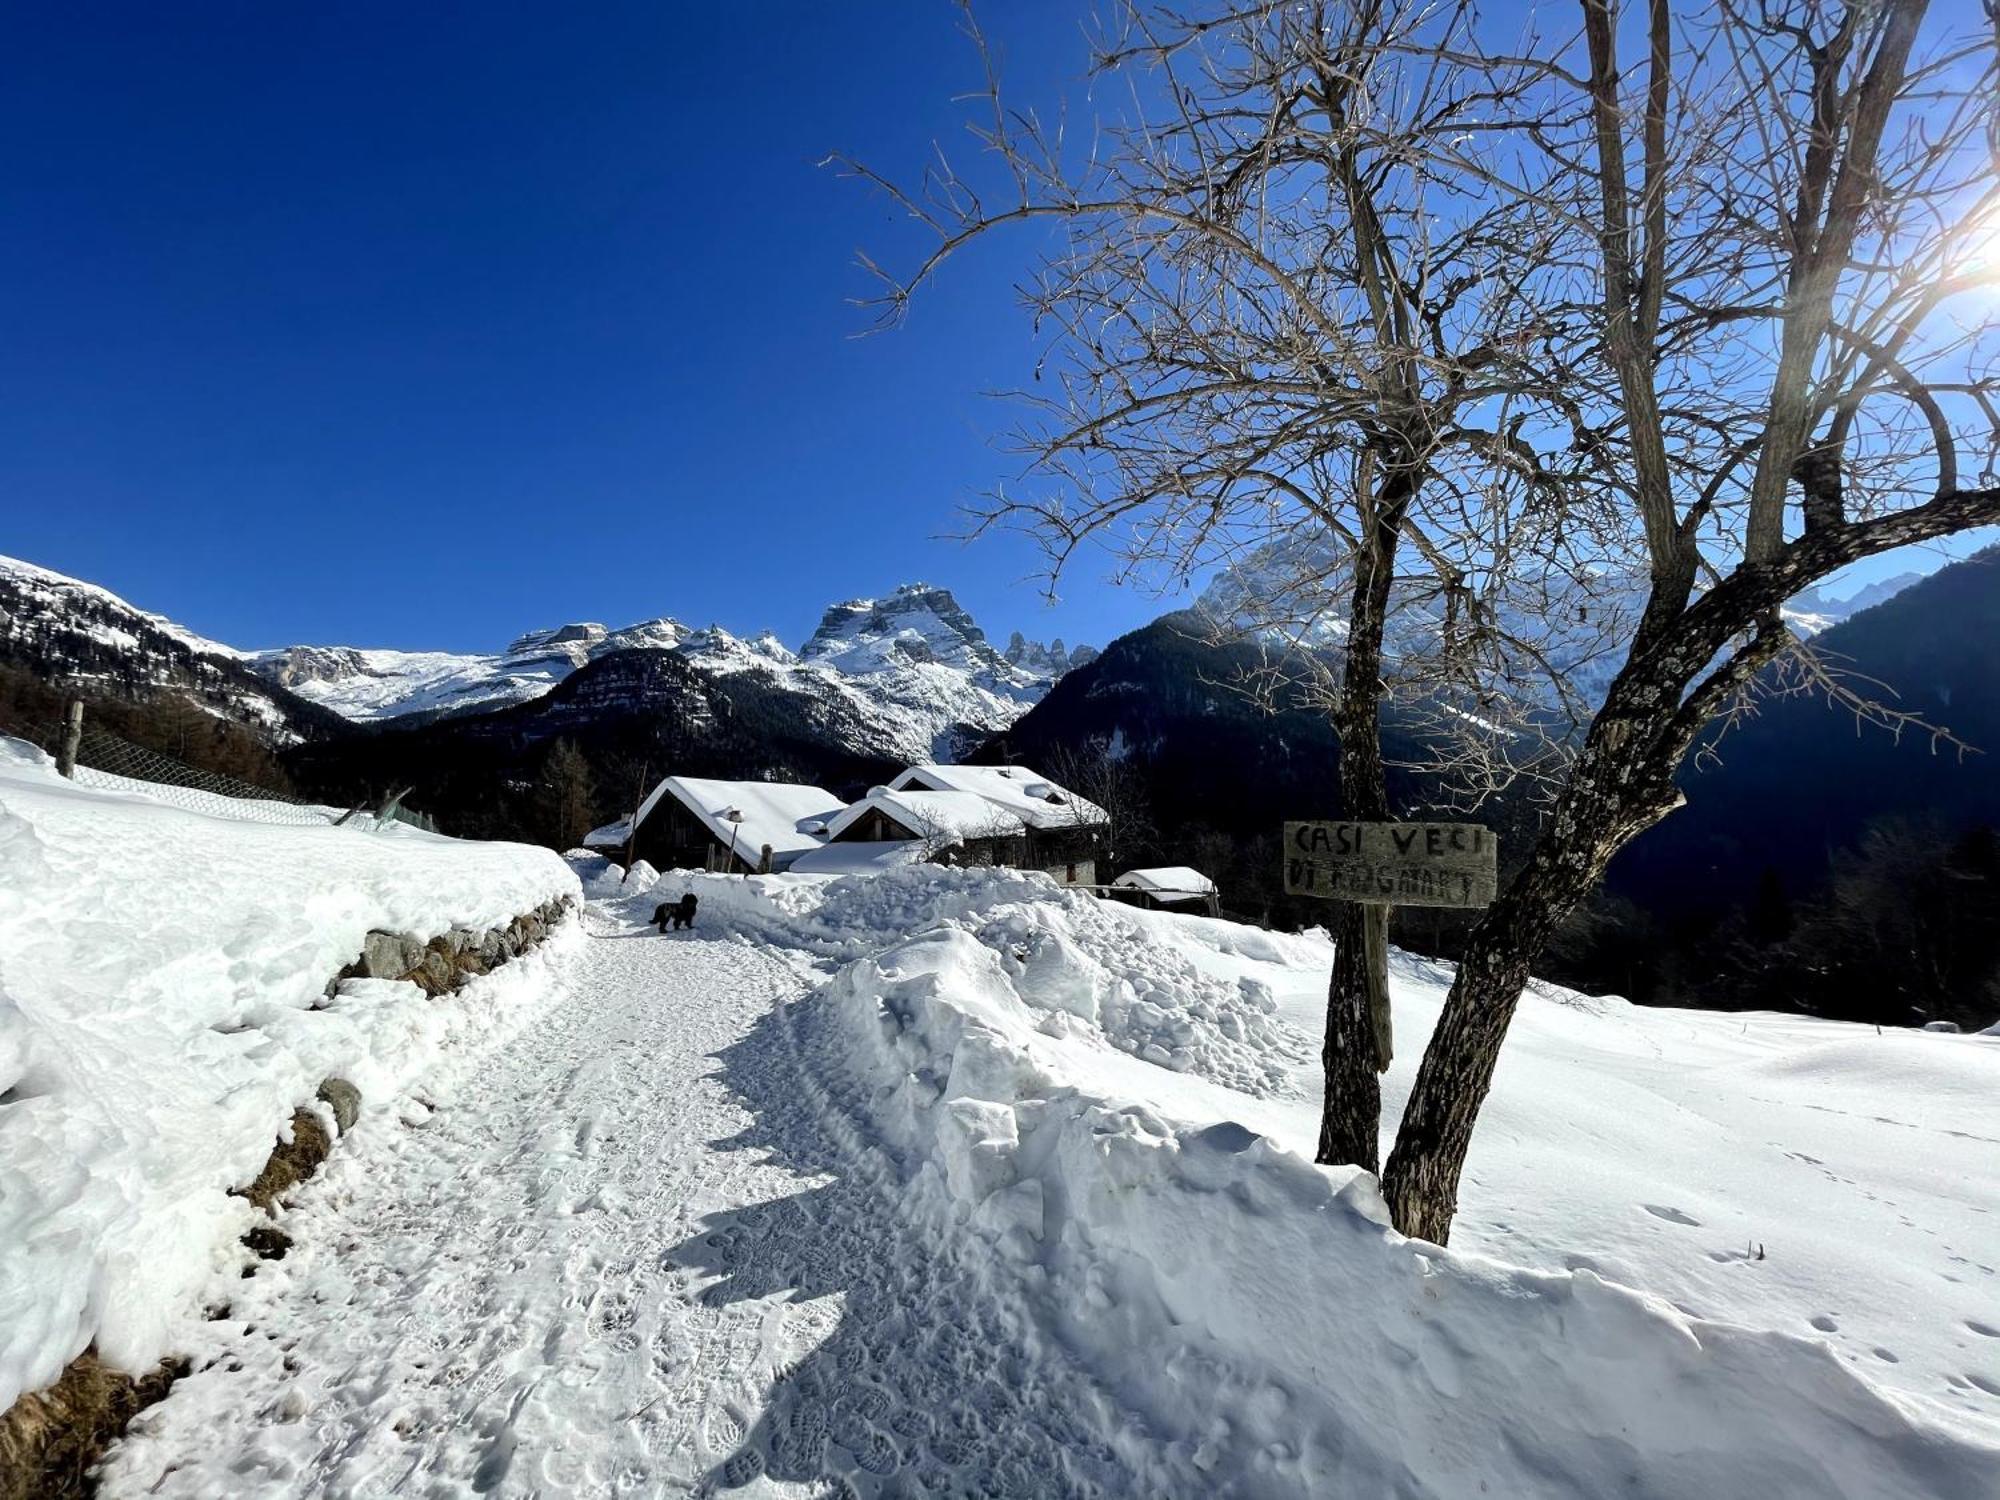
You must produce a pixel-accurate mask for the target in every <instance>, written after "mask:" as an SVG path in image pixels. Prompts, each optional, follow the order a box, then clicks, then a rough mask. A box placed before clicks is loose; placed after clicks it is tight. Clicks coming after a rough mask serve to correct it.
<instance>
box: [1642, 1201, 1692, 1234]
mask: <svg viewBox="0 0 2000 1500" xmlns="http://www.w3.org/2000/svg"><path fill="white" fill-rule="evenodd" d="M1639 1206H1640V1207H1641V1208H1643V1209H1645V1210H1646V1212H1647V1213H1649V1214H1651V1215H1652V1216H1653V1217H1654V1218H1656V1219H1665V1220H1666V1221H1667V1222H1668V1223H1669V1224H1684V1225H1686V1226H1687V1227H1688V1228H1689V1229H1699V1228H1701V1220H1699V1219H1697V1218H1695V1217H1694V1216H1693V1215H1692V1214H1684V1213H1682V1212H1681V1211H1680V1210H1679V1209H1678V1208H1667V1207H1665V1206H1663V1205H1661V1204H1658V1203H1642V1204H1640V1205H1639Z"/></svg>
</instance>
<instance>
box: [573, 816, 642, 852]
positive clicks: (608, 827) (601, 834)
mask: <svg viewBox="0 0 2000 1500" xmlns="http://www.w3.org/2000/svg"><path fill="white" fill-rule="evenodd" d="M631 837H632V820H631V819H630V818H620V819H619V820H618V821H617V822H615V823H606V824H605V825H604V826H603V827H602V828H593V829H591V830H590V832H589V833H586V834H585V835H584V836H583V847H584V848H586V849H609V848H612V847H613V846H614V845H615V846H621V847H622V846H623V845H624V843H625V841H626V840H628V839H629V838H631Z"/></svg>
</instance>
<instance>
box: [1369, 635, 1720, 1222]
mask: <svg viewBox="0 0 2000 1500" xmlns="http://www.w3.org/2000/svg"><path fill="white" fill-rule="evenodd" d="M1711 657H1712V647H1711V648H1710V649H1709V650H1706V651H1705V650H1702V649H1700V647H1699V646H1698V645H1696V644H1693V643H1692V642H1691V641H1690V640H1687V639H1679V640H1674V641H1671V642H1668V643H1665V644H1663V646H1662V648H1661V649H1660V650H1659V651H1658V652H1657V653H1656V654H1654V655H1653V656H1652V657H1651V658H1650V659H1649V660H1647V661H1645V662H1639V663H1628V665H1627V667H1626V669H1625V671H1623V672H1622V673H1620V675H1619V677H1618V679H1617V681H1616V682H1614V683H1613V684H1612V687H1611V690H1610V692H1609V694H1607V696H1606V698H1605V704H1604V707H1603V709H1601V710H1600V711H1599V713H1598V716H1597V718H1596V719H1595V720H1594V721H1593V722H1592V724H1591V729H1590V734H1589V736H1588V738H1587V739H1586V740H1585V743H1584V747H1583V749H1582V751H1581V753H1580V754H1579V755H1578V757H1577V761H1576V765H1575V767H1574V769H1573V770H1572V772H1571V775H1570V782H1569V786H1568V788H1567V790H1566V791H1565V792H1564V793H1563V795H1562V797H1561V798H1560V799H1559V800H1558V801H1557V803H1556V805H1555V807H1554V808H1553V809H1551V811H1550V814H1549V818H1548V822H1547V824H1546V825H1545V826H1546V831H1545V832H1544V833H1543V834H1542V836H1541V838H1540V840H1539V841H1538V842H1537V843H1536V845H1535V848H1534V851H1533V853H1532V854H1530V856H1529V858H1528V863H1527V865H1526V866H1525V867H1523V869H1522V870H1521V871H1520V873H1519V874H1517V875H1516V876H1515V877H1514V879H1513V880H1512V881H1510V882H1509V883H1508V886H1507V888H1506V889H1505V890H1504V891H1502V892H1501V894H1500V899H1499V900H1497V901H1495V902H1494V903H1493V905H1491V906H1489V907H1488V908H1487V909H1486V911H1485V913H1484V914H1483V915H1482V916H1481V917H1480V919H1479V921H1478V923H1477V924H1476V925H1475V926H1474V927H1473V929H1472V932H1471V934H1470V936H1469V937H1468V938H1467V940H1466V946H1465V953H1464V956H1463V957H1462V958H1461V959H1460V961H1459V966H1458V976H1457V978H1455V979H1454V980H1453V981H1452V986H1451V991H1450V993H1449V994H1448V995H1447V996H1446V997H1445V1004H1444V1011H1443V1013H1442V1014H1441V1015H1440V1016H1439V1017H1438V1024H1437V1029H1436V1030H1435V1031H1434V1032H1432V1034H1431V1040H1430V1045H1429V1046H1428V1047H1427V1048H1426V1049H1425V1051H1424V1060H1423V1063H1422V1065H1421V1066H1420V1067H1419V1068H1418V1070H1417V1078H1416V1082H1415V1084H1414V1085H1413V1086H1412V1088H1411V1090H1410V1099H1409V1103H1408V1104H1407V1105H1406V1106H1405V1108H1404V1111H1403V1120H1402V1124H1401V1126H1400V1127H1399V1129H1398V1131H1397V1134H1396V1146H1395V1149H1394V1150H1393V1151H1392V1152H1391V1153H1390V1155H1389V1165H1388V1169H1387V1171H1386V1172H1385V1173H1384V1174H1383V1179H1382V1194H1383V1197H1384V1198H1385V1199H1387V1200H1388V1204H1389V1211H1390V1215H1391V1217H1392V1218H1393V1220H1394V1222H1395V1225H1396V1227H1397V1228H1398V1229H1399V1230H1401V1231H1402V1232H1403V1233H1404V1234H1407V1235H1410V1236H1413V1237H1414V1238H1417V1239H1425V1240H1431V1241H1433V1242H1435V1243H1437V1244H1440V1245H1442V1244H1444V1243H1445V1242H1446V1241H1447V1239H1448V1238H1449V1236H1450V1234H1451V1221H1452V1216H1453V1215H1454V1214H1455V1213H1456V1212H1457V1209H1458V1180H1459V1176H1460V1174H1461V1173H1462V1172H1463V1171H1464V1169H1465V1156H1466V1151H1467V1149H1468V1148H1469V1147H1470V1145H1471V1143H1472V1127H1473V1125H1474V1123H1475V1122H1476V1121H1477V1120H1478V1118H1479V1110H1480V1106H1481V1105H1482V1104H1484V1103H1485V1101H1486V1094H1487V1091H1488V1090H1489V1089H1490V1088H1491V1087H1492V1084H1493V1070H1494V1068H1495V1066H1496V1065H1497V1064H1498V1063H1499V1061H1500V1045H1501V1043H1502V1042H1503V1041H1505V1040H1506V1037H1507V1028H1508V1025H1509V1024H1510V1023H1511V1022H1512V1020H1513V1018H1514V1009H1515V1007H1516V1006H1517V1005H1518V1004H1519V1003H1520V999H1521V991H1522V989H1523V988H1524V987H1525V986H1526V985H1527V982H1528V976H1529V972H1530V970H1531V969H1532V967H1533V965H1534V964H1535V962H1536V960H1538V959H1539V958H1540V957H1541V955H1542V950H1543V949H1544V948H1546V947H1547V946H1548V941H1549V938H1550V937H1551V936H1552V935H1553V934H1554V932H1555V930H1556V928H1557V927H1559V926H1561V925H1562V923H1563V921H1564V920H1565V919H1566V918H1567V917H1568V916H1569V915H1570V913H1571V912H1573V911H1574V910H1575V909H1576V907H1577V906H1578V904H1579V903H1580V902H1581V901H1582V900H1583V898H1584V897H1585V896H1587V895H1588V894H1589V893H1590V890H1591V888H1592V887H1593V886H1595V885H1596V883H1597V881H1598V878H1599V877H1600V876H1601V875H1602V874H1603V872H1604V866H1605V864H1606V863H1607V862H1608V861H1609V860H1610V858H1611V856H1612V855H1613V854H1615V853H1617V851H1618V850H1619V849H1621V848H1623V847H1624V846H1625V844H1626V843H1627V842H1629V841H1630V840H1631V839H1632V838H1633V837H1635V836H1636V835H1637V834H1638V833H1639V832H1641V831H1642V830H1643V829H1645V828H1648V827H1650V826H1651V825H1652V824H1653V823H1655V822H1657V821H1659V819H1661V818H1662V817H1665V816H1666V814H1667V813H1668V812H1670V811H1671V810H1672V809H1673V808H1674V807H1675V806H1677V805H1678V803H1679V800H1680V793H1679V791H1678V789H1677V788H1676V787H1675V785H1674V779H1673V778H1674V772H1675V770H1676V769H1677V768H1678V767H1679V765H1680V762H1681V758H1682V756H1683V755H1684V754H1685V753H1686V751H1687V749H1688V746H1689V744H1690V743H1691V742H1692V739H1693V735H1694V732H1695V729H1696V728H1698V727H1699V725H1698V722H1697V721H1696V719H1695V717H1694V716H1687V717H1682V716H1681V715H1680V713H1679V710H1680V709H1681V708H1682V699H1683V695H1684V694H1685V693H1686V691H1687V685H1688V683H1689V682H1690V681H1691V680H1692V679H1693V677H1694V676H1695V674H1696V672H1697V671H1698V670H1699V669H1700V668H1701V667H1702V665H1703V664H1705V663H1706V662H1707V661H1709V660H1710V659H1711Z"/></svg>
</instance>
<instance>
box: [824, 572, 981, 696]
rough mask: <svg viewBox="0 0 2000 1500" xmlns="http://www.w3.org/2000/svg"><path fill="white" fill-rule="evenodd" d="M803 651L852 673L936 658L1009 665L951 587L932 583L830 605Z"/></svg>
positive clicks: (972, 666)
mask: <svg viewBox="0 0 2000 1500" xmlns="http://www.w3.org/2000/svg"><path fill="white" fill-rule="evenodd" d="M799 656H800V657H801V659H803V660H805V661H817V662H822V663H824V664H826V665H828V666H831V667H835V668H837V669H838V670H840V671H842V672H847V673H851V674H867V673H870V672H878V671H887V670H891V669H894V668H897V667H907V666H912V665H920V664H924V663H933V662H934V663H937V664H939V665H941V666H947V667H957V668H959V669H961V670H963V671H969V672H989V673H991V672H998V673H1000V674H1002V675H1004V674H1006V673H1007V672H1008V670H1009V663H1008V662H1007V660H1006V658H1005V657H1003V656H1002V655H1001V654H1000V653H999V652H998V651H995V650H994V649H993V645H992V643H991V642H990V641H988V640H987V639H986V632H985V631H983V630H981V629H980V628H979V626H978V625H977V624H976V623H974V621H973V618H972V616H971V615H969V614H967V613H966V612H965V609H964V607H963V606H961V605H960V604H959V602H958V601H957V600H956V599H954V598H953V597H952V595H951V591H950V590H949V589H941V588H934V587H932V586H931V585H930V584H927V583H906V584H904V585H903V586H902V587H901V588H899V589H897V590H895V591H894V592H893V593H891V594H889V595H887V596H886V597H884V598H881V599H849V600H847V601H846V602H845V603H842V604H835V605H830V606H829V607H828V608H827V611H826V613H825V614H824V615H822V616H821V617H820V622H819V628H818V629H817V630H815V631H814V632H813V633H812V638H811V639H810V640H808V641H807V642H806V643H805V645H804V647H803V648H801V650H800V651H799Z"/></svg>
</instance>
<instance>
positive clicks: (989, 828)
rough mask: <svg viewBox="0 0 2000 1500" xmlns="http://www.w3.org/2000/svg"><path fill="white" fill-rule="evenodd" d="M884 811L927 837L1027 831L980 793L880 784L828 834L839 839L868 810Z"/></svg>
mask: <svg viewBox="0 0 2000 1500" xmlns="http://www.w3.org/2000/svg"><path fill="white" fill-rule="evenodd" d="M873 811H880V812H883V813H886V814H888V815H889V816H890V817H891V818H894V819H895V820H896V821H897V822H898V823H900V824H902V825H903V826H904V827H905V828H907V829H909V830H911V831H912V832H913V833H916V834H918V835H920V836H922V837H925V838H947V839H992V838H1011V837H1015V836H1018V835H1020V834H1023V833H1025V832H1027V826H1028V825H1027V823H1026V822H1025V821H1024V820H1023V819H1022V818H1020V817H1019V816H1018V815H1017V814H1015V813H1012V812H1009V811H1008V810H1007V809H1006V808H1004V807H1000V806H996V805H995V804H994V803H992V802H990V801H988V800H987V799H986V798H984V797H982V796H980V795H979V794H978V793H976V792H957V791H944V792H934V791H925V790H922V789H921V788H916V787H910V788H895V787H880V786H878V787H876V788H875V789H874V790H873V791H872V792H870V793H869V794H868V795H867V796H866V797H863V798H862V799H861V800H860V801H859V802H857V803H855V804H854V805H853V806H852V807H850V808H848V809H847V811H845V812H843V813H842V814H841V815H840V816H839V817H837V818H835V819H834V820H833V821H832V822H831V823H829V824H828V825H827V830H826V832H827V837H828V838H830V839H837V838H839V837H840V835H841V834H842V833H844V832H845V831H846V830H847V829H849V828H851V827H852V826H853V825H854V824H855V823H857V822H859V821H860V820H861V819H862V818H863V817H865V816H867V814H868V813H870V812H873Z"/></svg>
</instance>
